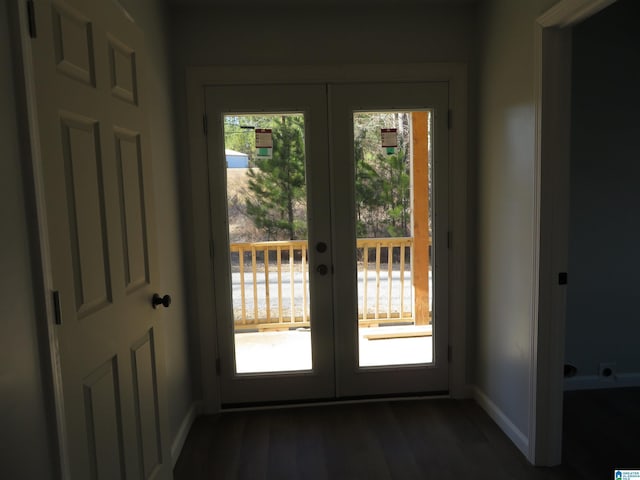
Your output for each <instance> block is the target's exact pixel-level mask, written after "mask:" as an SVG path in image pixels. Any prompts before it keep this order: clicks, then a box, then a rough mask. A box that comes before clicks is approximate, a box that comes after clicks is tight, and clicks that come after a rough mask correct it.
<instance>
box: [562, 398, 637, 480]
mask: <svg viewBox="0 0 640 480" xmlns="http://www.w3.org/2000/svg"><path fill="white" fill-rule="evenodd" d="M563 442H564V448H563V454H562V458H563V464H564V466H565V467H566V469H567V470H568V471H570V472H571V473H572V474H574V475H575V476H576V478H582V479H585V480H597V479H607V478H614V474H613V472H614V469H615V468H620V469H625V468H626V469H636V470H640V388H614V389H607V390H590V391H588V390H585V391H575V392H566V393H565V395H564V410H563Z"/></svg>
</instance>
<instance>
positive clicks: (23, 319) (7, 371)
mask: <svg viewBox="0 0 640 480" xmlns="http://www.w3.org/2000/svg"><path fill="white" fill-rule="evenodd" d="M7 3H8V2H2V3H1V4H0V92H2V101H0V218H1V219H2V226H1V227H0V331H1V332H2V333H1V334H0V478H7V479H9V478H11V479H16V480H18V479H34V478H37V479H42V480H46V479H50V478H54V475H55V473H54V463H53V462H52V460H53V457H52V452H51V450H50V446H49V438H50V433H51V431H50V429H49V428H48V424H47V409H46V407H45V397H44V391H43V375H42V371H43V370H42V369H41V357H40V354H39V349H38V340H37V337H38V334H37V332H38V331H37V328H36V310H35V303H36V302H35V299H34V295H33V277H32V275H31V268H32V265H31V257H30V254H29V231H28V222H30V220H31V218H32V216H31V211H30V210H28V209H27V207H26V204H25V192H24V187H23V174H24V172H23V166H24V164H25V163H26V161H27V160H26V159H25V158H24V157H23V152H22V151H21V145H20V140H19V135H18V133H19V132H18V125H17V124H18V118H17V111H16V102H15V98H16V96H17V91H16V83H15V82H16V80H15V79H14V66H13V64H12V57H11V56H12V49H11V45H12V42H11V39H10V36H9V25H10V23H9V18H8V12H7Z"/></svg>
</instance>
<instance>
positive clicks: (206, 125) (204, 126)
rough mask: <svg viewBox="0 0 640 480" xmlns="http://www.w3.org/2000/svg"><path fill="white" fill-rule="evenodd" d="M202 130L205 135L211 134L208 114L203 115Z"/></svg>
mask: <svg viewBox="0 0 640 480" xmlns="http://www.w3.org/2000/svg"><path fill="white" fill-rule="evenodd" d="M202 131H203V132H204V134H205V135H208V134H209V119H208V118H207V115H206V114H205V115H202Z"/></svg>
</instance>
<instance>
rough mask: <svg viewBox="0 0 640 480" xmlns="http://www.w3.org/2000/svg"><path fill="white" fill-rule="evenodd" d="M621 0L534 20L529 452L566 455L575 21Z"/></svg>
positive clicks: (578, 0)
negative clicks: (566, 282) (566, 280)
mask: <svg viewBox="0 0 640 480" xmlns="http://www.w3.org/2000/svg"><path fill="white" fill-rule="evenodd" d="M615 1H616V0H561V1H560V2H559V3H557V4H556V5H554V6H553V7H551V8H550V9H549V10H547V11H546V12H545V13H543V14H542V15H541V16H540V17H538V18H537V19H536V21H535V25H534V29H535V31H534V33H535V41H534V81H535V118H536V120H535V121H536V131H535V165H534V172H535V178H534V185H535V193H534V194H535V199H534V204H535V218H534V231H533V234H534V238H533V240H534V243H533V245H534V251H533V260H534V267H535V268H534V278H533V291H532V300H533V301H532V305H533V312H532V316H531V322H532V324H531V332H532V337H531V346H532V349H531V351H532V352H533V358H532V360H531V377H530V381H531V397H530V402H529V432H530V433H529V445H528V454H527V458H528V459H529V461H530V462H532V463H533V464H534V465H539V466H553V465H558V464H560V462H561V459H562V404H563V393H564V380H563V374H562V372H563V368H562V367H563V365H564V361H565V359H564V347H565V320H566V288H565V287H564V286H559V285H558V277H557V275H558V272H566V271H567V267H568V237H569V226H568V216H569V160H570V158H569V157H570V129H571V118H570V117H571V28H572V27H573V26H575V25H577V24H578V23H580V22H582V21H584V20H586V19H587V18H589V17H591V16H593V15H595V14H597V13H598V12H600V11H601V10H602V9H604V8H606V7H608V6H609V5H611V4H613V3H615Z"/></svg>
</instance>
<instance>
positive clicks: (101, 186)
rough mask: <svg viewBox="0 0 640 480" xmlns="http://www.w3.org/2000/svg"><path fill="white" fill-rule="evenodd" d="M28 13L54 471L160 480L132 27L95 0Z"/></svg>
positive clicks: (163, 436)
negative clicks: (54, 364)
mask: <svg viewBox="0 0 640 480" xmlns="http://www.w3.org/2000/svg"><path fill="white" fill-rule="evenodd" d="M34 10H35V25H36V27H37V36H36V38H34V39H33V40H32V43H31V47H32V53H33V71H34V80H35V96H36V109H37V127H38V134H39V151H40V153H41V155H40V156H41V163H42V174H43V184H44V195H45V202H46V223H47V227H48V228H47V236H48V238H49V251H50V267H51V277H52V278H51V284H52V287H53V290H54V291H56V292H57V297H56V299H57V302H56V303H57V307H58V308H57V310H58V315H57V317H58V322H59V323H60V324H59V325H58V326H56V329H55V330H56V339H57V343H58V347H59V350H58V351H59V359H58V360H59V373H60V375H61V378H62V400H63V405H64V412H65V413H64V419H63V421H62V422H60V423H62V424H63V425H64V430H65V435H64V437H63V439H62V440H63V450H64V456H65V457H66V461H67V463H68V465H67V466H66V467H63V470H67V471H68V472H69V474H70V477H71V478H78V479H90V478H125V477H126V478H145V479H147V478H152V479H166V478H169V477H170V467H169V464H170V463H171V462H170V455H169V450H168V447H169V445H168V441H167V433H168V431H167V418H168V417H167V413H166V408H167V407H166V404H165V398H164V393H163V392H164V385H163V375H164V365H163V355H162V347H163V339H162V329H161V326H160V325H159V324H158V322H157V319H158V318H159V316H158V315H156V316H154V315H153V308H152V306H151V297H152V295H153V293H154V290H153V285H154V280H155V278H156V269H155V260H156V257H155V242H154V236H155V226H154V221H153V205H152V203H151V199H152V184H151V157H150V148H149V135H148V125H147V119H146V116H145V109H144V102H145V100H146V99H145V90H144V88H143V85H144V74H143V68H141V67H142V66H143V65H144V63H145V56H144V47H143V36H142V32H141V31H140V29H139V28H138V27H137V26H136V25H135V24H134V23H133V22H131V21H130V20H129V19H128V18H127V17H126V16H125V14H124V13H123V11H121V10H120V9H119V8H118V7H116V5H115V4H114V3H113V2H110V1H107V0H100V1H95V2H84V1H81V0H69V1H58V0H55V1H53V2H51V1H48V0H43V1H39V2H36V3H35V7H34ZM63 463H64V462H63Z"/></svg>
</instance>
